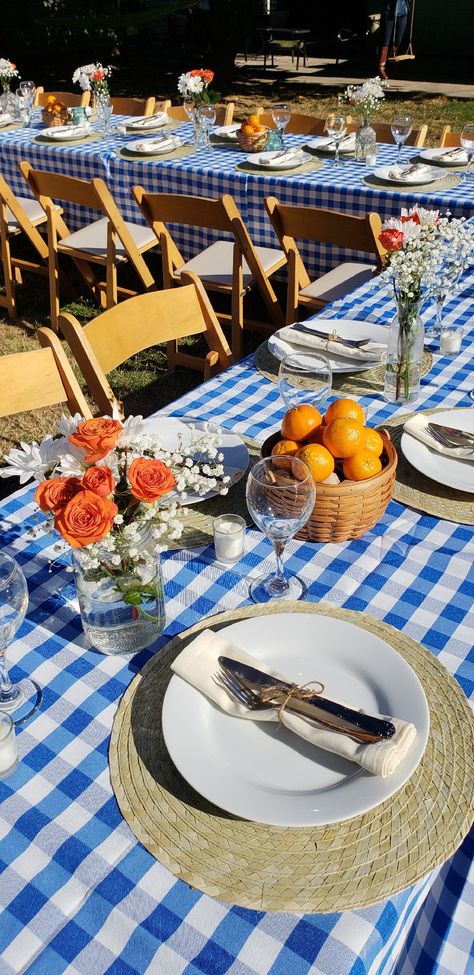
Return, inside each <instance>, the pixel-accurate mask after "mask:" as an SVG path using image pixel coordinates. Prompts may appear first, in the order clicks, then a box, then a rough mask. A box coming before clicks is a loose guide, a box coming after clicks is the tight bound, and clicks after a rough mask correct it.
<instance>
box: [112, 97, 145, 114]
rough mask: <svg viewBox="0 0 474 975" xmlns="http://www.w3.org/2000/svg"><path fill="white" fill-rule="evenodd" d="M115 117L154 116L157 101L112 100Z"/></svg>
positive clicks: (140, 99)
mask: <svg viewBox="0 0 474 975" xmlns="http://www.w3.org/2000/svg"><path fill="white" fill-rule="evenodd" d="M112 106H113V113H114V115H153V112H154V111H155V99H154V98H153V97H150V98H116V97H115V95H114V96H113V98H112Z"/></svg>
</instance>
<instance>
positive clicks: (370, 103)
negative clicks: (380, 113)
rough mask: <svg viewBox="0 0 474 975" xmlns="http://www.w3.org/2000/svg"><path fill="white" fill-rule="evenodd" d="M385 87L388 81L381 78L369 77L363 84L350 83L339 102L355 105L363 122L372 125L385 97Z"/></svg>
mask: <svg viewBox="0 0 474 975" xmlns="http://www.w3.org/2000/svg"><path fill="white" fill-rule="evenodd" d="M384 87H386V82H384V81H381V80H380V78H368V79H367V81H364V84H363V85H348V86H347V88H346V90H345V92H343V94H342V95H339V102H340V103H342V104H345V105H353V106H354V107H355V108H356V109H358V111H359V112H360V114H361V117H362V124H363V125H370V120H371V118H372V115H373V113H374V112H376V111H377V110H378V108H379V106H380V102H381V101H383V99H384V98H385V92H384V90H383V89H384Z"/></svg>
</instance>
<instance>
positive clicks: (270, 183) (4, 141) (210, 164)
mask: <svg viewBox="0 0 474 975" xmlns="http://www.w3.org/2000/svg"><path fill="white" fill-rule="evenodd" d="M124 121H125V118H124V117H123V116H114V128H113V132H112V135H111V136H110V137H109V138H107V139H104V138H103V137H102V136H101V135H100V133H99V131H98V123H93V131H94V132H96V133H97V135H98V136H99V138H98V139H97V141H90V142H84V143H82V144H79V145H74V144H71V145H70V146H59V145H57V146H56V145H45V144H40V143H38V142H36V141H35V139H36V137H37V136H38V134H39V132H40V131H41V129H42V128H43V125H42V123H41V121H40V119H39V118H38V117H36V118H35V119H34V121H33V124H32V127H31V128H28V129H17V130H14V131H11V132H6V133H4V134H3V135H2V133H1V130H0V171H1V172H2V174H3V176H4V177H5V179H6V180H7V181H8V182H9V183H10V184H11V186H12V189H13V190H14V191H15V192H16V193H19V194H21V195H23V196H25V195H27V192H28V189H27V188H25V183H24V180H23V177H22V176H21V174H20V172H19V170H18V163H19V162H20V161H21V160H22V159H26V160H27V161H29V162H31V164H32V165H33V166H34V167H36V168H38V169H49V170H51V171H52V172H58V173H64V174H65V175H68V176H75V177H78V178H80V179H92V178H93V177H94V176H100V177H102V178H103V179H104V180H105V182H106V183H107V185H108V186H109V189H110V190H111V192H112V194H113V196H114V198H115V200H116V202H117V205H118V207H119V209H120V210H121V212H122V214H123V216H124V217H125V219H126V220H131V221H134V222H135V223H143V222H144V220H143V217H142V214H141V212H140V210H139V209H138V207H137V206H136V204H135V201H134V200H133V198H132V196H131V192H130V191H131V187H132V186H134V185H137V184H138V185H140V186H143V187H144V188H145V190H147V191H148V192H153V193H160V192H161V193H182V194H186V195H188V196H189V195H195V196H207V197H212V198H217V197H218V196H219V195H220V194H222V193H230V194H232V196H234V198H235V201H236V203H237V206H238V207H239V210H240V212H241V214H242V217H243V219H244V222H245V223H246V225H247V228H248V230H249V233H250V236H251V237H252V240H253V241H254V243H255V244H257V245H260V246H267V247H276V246H278V244H277V239H276V236H275V234H274V231H273V229H272V227H271V225H270V222H269V220H268V218H267V216H266V213H265V209H264V205H263V201H264V198H265V197H266V196H276V197H277V198H278V199H279V200H280V202H281V203H285V204H292V205H295V206H318V207H326V208H328V209H332V210H340V211H341V212H343V213H348V214H351V215H353V216H362V215H364V214H365V213H369V212H370V211H371V210H374V211H377V212H378V213H379V214H380V216H381V217H382V219H383V220H385V219H388V218H389V217H396V216H399V214H400V208H401V207H402V206H405V207H410V206H413V205H415V204H419V205H420V206H426V207H429V208H431V209H439V210H441V211H442V212H443V213H444V212H446V211H447V210H450V212H451V213H452V214H453V216H456V217H461V216H464V217H471V216H472V213H473V206H474V179H470V180H468V179H465V178H461V181H460V182H459V184H458V185H457V186H455V187H453V188H452V189H449V190H446V191H444V192H440V191H439V190H436V189H435V190H433V191H430V192H424V193H415V192H413V191H411V192H410V190H409V189H407V190H406V191H400V190H397V191H395V192H394V191H393V188H392V189H391V188H387V189H382V188H380V189H374V188H371V187H370V186H368V185H367V184H365V183H364V182H363V179H364V177H367V176H369V175H370V173H371V172H372V170H370V169H368V168H367V167H366V166H364V165H362V164H361V163H357V162H356V161H355V160H354V159H351V158H344V159H343V163H342V165H341V167H340V168H335V167H334V166H333V161H332V159H331V158H326V159H325V160H324V165H323V167H322V168H321V169H317V170H314V171H310V172H304V173H302V174H294V175H291V174H285V175H284V176H283V175H281V174H279V175H278V176H275V175H273V176H272V175H271V173H268V172H262V173H253V172H248V171H246V170H245V169H242V168H241V167H242V161H243V160H245V156H243V154H242V152H241V151H240V150H238V149H234V148H233V147H232V145H230V146H229V147H227V146H225V147H222V146H217V145H212V146H211V147H210V148H209V149H198V150H197V151H196V152H192V151H191V148H190V154H189V156H184V157H181V158H179V159H175V160H161V161H160V160H159V159H157V160H140V159H138V158H137V160H136V161H135V160H133V161H130V160H129V159H124V158H123V157H122V156H120V155H119V150H120V148H121V147H122V146H126V145H128V144H129V143H130V142H133V141H134V140H136V139H137V135H136V134H133V135H130V134H127V135H124V134H123V131H119V129H120V128H121V129H122V130H123V123H124ZM177 131H178V134H179V135H180V137H182V138H183V140H184V141H185V142H189V143H192V126H191V124H190V123H185V124H183V125H180V126H178V129H177ZM287 143H288V145H289V146H292V145H304V144H305V139H304V138H303V137H302V136H295V135H289V136H287ZM396 153H397V149H396V147H395V146H380V147H379V154H378V158H377V163H378V165H381V166H384V165H388V164H391V163H394V162H395V160H396ZM414 154H416V150H413V149H409V148H406V149H404V150H403V159H404V160H408V159H409V158H412V157H413V155H414ZM445 172H446V170H444V169H443V170H441V169H440V174H441V175H444V174H445ZM64 212H65V219H66V222H67V224H68V226H69V227H70V229H71V230H77V229H78V228H79V227H81V226H83V225H84V224H85V223H87V222H89V221H90V220H93V219H97V214H94V213H92V212H91V211H87V210H85V209H84V208H82V207H78V206H76V205H73V204H65V205H64ZM170 230H171V232H172V234H173V237H174V238H175V240H176V244H177V246H178V247H179V249H180V250H181V252H182V254H183V257H184V258H185V259H186V260H188V259H189V258H190V257H193V256H194V255H195V254H196V253H197V252H198V251H200V250H202V249H203V247H206V246H208V245H209V244H210V243H212V241H214V240H216V239H217V238H218V237H219V238H221V239H222V236H223V235H222V234H221V233H217V232H215V231H210V230H205V229H204V228H202V227H198V228H196V227H183V226H181V227H174V226H170ZM301 254H302V256H303V259H304V261H305V263H306V265H307V267H308V271H309V273H310V274H312V275H319V274H322V273H324V272H326V271H329V270H330V269H331V268H332V267H334V265H335V264H337V263H340V262H341V261H342V260H366V259H367V255H363V254H361V253H360V252H359V253H358V252H355V251H354V252H351V251H348V250H344V251H342V250H341V249H340V248H337V247H333V246H329V245H325V244H319V243H316V242H310V241H303V242H301Z"/></svg>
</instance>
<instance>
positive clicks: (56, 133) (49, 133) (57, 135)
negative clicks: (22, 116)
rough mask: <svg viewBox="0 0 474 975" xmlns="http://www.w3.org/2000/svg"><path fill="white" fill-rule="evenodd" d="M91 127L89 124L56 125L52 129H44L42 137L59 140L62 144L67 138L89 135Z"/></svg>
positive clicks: (41, 133)
mask: <svg viewBox="0 0 474 975" xmlns="http://www.w3.org/2000/svg"><path fill="white" fill-rule="evenodd" d="M90 130H91V127H90V125H89V123H88V122H85V123H83V124H82V125H56V126H53V127H51V128H50V129H44V130H43V131H42V132H40V135H44V136H46V138H47V139H58V141H59V142H60V141H61V140H64V137H65V136H71V135H72V136H78V137H79V136H82V135H89V133H90Z"/></svg>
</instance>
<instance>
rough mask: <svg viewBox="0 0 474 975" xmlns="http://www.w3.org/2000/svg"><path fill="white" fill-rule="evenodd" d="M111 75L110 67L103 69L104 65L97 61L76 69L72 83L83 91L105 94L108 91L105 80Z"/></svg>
mask: <svg viewBox="0 0 474 975" xmlns="http://www.w3.org/2000/svg"><path fill="white" fill-rule="evenodd" d="M111 74H112V67H111V65H108V67H105V68H104V65H103V64H100V62H99V61H97V62H96V63H94V64H83V65H82V66H81V67H80V68H76V70H75V72H74V74H73V76H72V81H73V84H75V85H79V86H80V87H81V88H82V90H83V91H96V92H103V93H104V94H105V93H107V92H108V90H109V89H108V84H107V78H109V77H110V75H111Z"/></svg>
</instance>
